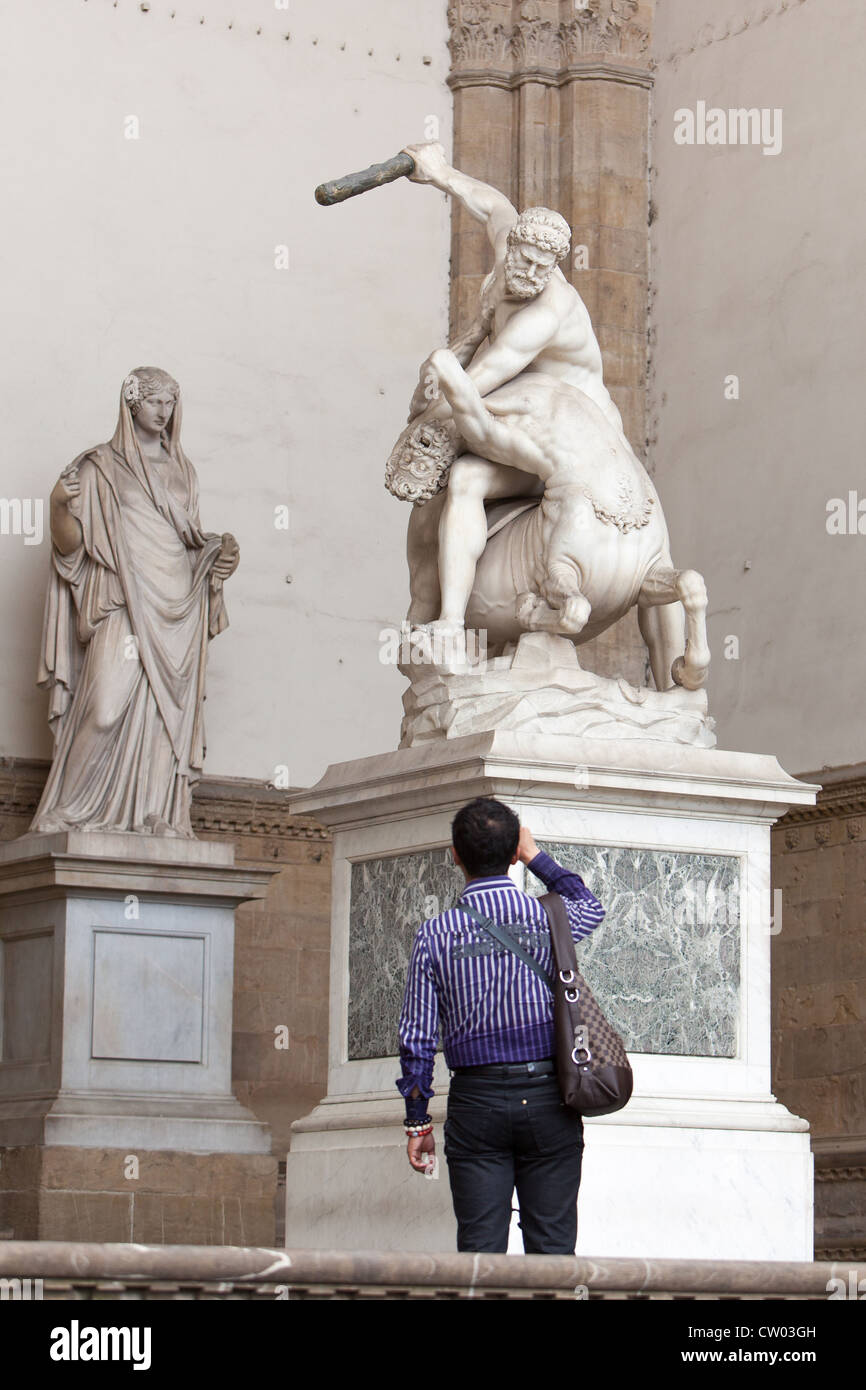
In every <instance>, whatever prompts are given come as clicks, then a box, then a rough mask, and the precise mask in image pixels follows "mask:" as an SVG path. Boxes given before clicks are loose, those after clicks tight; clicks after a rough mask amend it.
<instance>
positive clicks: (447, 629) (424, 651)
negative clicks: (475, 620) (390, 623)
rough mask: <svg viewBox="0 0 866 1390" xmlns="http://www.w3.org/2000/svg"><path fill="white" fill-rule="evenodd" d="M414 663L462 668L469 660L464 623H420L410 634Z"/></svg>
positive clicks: (445, 621) (439, 621) (439, 620)
mask: <svg viewBox="0 0 866 1390" xmlns="http://www.w3.org/2000/svg"><path fill="white" fill-rule="evenodd" d="M410 642H411V644H412V661H413V663H418V664H421V665H425V664H428V663H429V664H430V665H431V666H445V667H450V666H455V665H457V666H462V665H464V664H465V663H466V661H467V660H468V658H467V652H466V629H465V626H464V624H463V623H460V622H454V621H449V620H448V619H447V618H437V619H436V621H435V622H432V623H418V624H416V625H414V626H413V627H412V631H411V634H410Z"/></svg>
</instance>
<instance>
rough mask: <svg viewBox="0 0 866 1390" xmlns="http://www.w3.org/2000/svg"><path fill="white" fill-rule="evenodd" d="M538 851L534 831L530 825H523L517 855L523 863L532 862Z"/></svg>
mask: <svg viewBox="0 0 866 1390" xmlns="http://www.w3.org/2000/svg"><path fill="white" fill-rule="evenodd" d="M538 852H539V850H538V845H537V844H536V843H535V838H534V836H533V834H532V831H531V830H530V829H529V827H528V826H526V825H521V827H520V839H519V840H518V841H517V857H518V859H519V860H520V862H521V864H531V863H532V861H533V859H534V858H535V856H536V854H538Z"/></svg>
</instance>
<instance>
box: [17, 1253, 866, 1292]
mask: <svg viewBox="0 0 866 1390" xmlns="http://www.w3.org/2000/svg"><path fill="white" fill-rule="evenodd" d="M834 1281H835V1282H834ZM858 1288H866V1264H859V1265H855V1264H851V1265H849V1264H839V1263H829V1262H825V1263H815V1264H809V1263H802V1264H794V1263H782V1262H778V1263H774V1262H770V1261H760V1260H752V1261H739V1260H637V1259H634V1260H628V1259H590V1258H587V1257H576V1256H575V1257H571V1256H565V1255H533V1256H530V1257H528V1258H517V1257H514V1256H509V1255H467V1254H430V1255H427V1254H409V1253H388V1252H381V1251H342V1250H263V1249H251V1248H242V1247H236V1246H208V1245H162V1246H152V1245H151V1246H145V1245H121V1244H116V1245H115V1244H111V1245H88V1244H77V1243H72V1242H60V1241H0V1298H3V1299H10V1298H12V1299H21V1300H24V1299H28V1298H29V1299H38V1298H42V1299H59V1300H77V1299H93V1298H98V1299H100V1300H104V1299H121V1298H123V1299H129V1298H130V1297H132V1298H136V1297H139V1298H142V1299H159V1300H165V1299H173V1298H183V1299H190V1298H193V1299H195V1298H206V1299H213V1298H232V1299H238V1298H249V1299H258V1300H261V1299H267V1298H270V1299H279V1298H283V1299H287V1298H288V1299H299V1298H306V1299H358V1298H380V1299H389V1298H395V1299H397V1298H399V1299H405V1298H425V1299H430V1298H443V1299H464V1298H488V1299H500V1300H501V1299H545V1300H550V1299H570V1300H574V1299H581V1300H582V1299H596V1300H598V1299H635V1300H647V1299H665V1300H671V1299H695V1298H700V1299H726V1300H728V1299H750V1300H752V1299H756V1298H757V1299H797V1300H803V1299H806V1300H815V1301H818V1300H821V1301H826V1300H827V1299H828V1297H829V1296H830V1294H831V1293H833V1292H834V1291H835V1292H836V1296H837V1297H848V1296H849V1295H850V1290H852V1289H854V1290H857V1289H858ZM854 1296H855V1297H856V1293H855V1294H854Z"/></svg>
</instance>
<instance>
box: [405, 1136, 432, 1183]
mask: <svg viewBox="0 0 866 1390" xmlns="http://www.w3.org/2000/svg"><path fill="white" fill-rule="evenodd" d="M406 1152H407V1154H408V1155H409V1162H410V1163H411V1164H412V1167H413V1168H414V1169H415V1172H416V1173H428V1172H429V1171H430V1169H431V1168H432V1167H433V1163H434V1158H435V1154H436V1143H435V1141H434V1139H433V1135H432V1133H430V1134H422V1135H420V1136H419V1137H418V1138H417V1139H410V1140H409V1141H408V1142H407V1144H406Z"/></svg>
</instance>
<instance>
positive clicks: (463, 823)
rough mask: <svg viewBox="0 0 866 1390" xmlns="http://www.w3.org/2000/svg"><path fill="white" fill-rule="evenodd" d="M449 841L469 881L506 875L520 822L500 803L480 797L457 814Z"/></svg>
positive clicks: (486, 797)
mask: <svg viewBox="0 0 866 1390" xmlns="http://www.w3.org/2000/svg"><path fill="white" fill-rule="evenodd" d="M451 838H452V839H453V841H454V848H455V849H456V851H457V853H458V854H459V856H460V862H461V863H462V865H463V867H464V868H465V870H466V872H467V873H468V874H469V875H470V876H471V877H472V878H490V877H492V876H493V875H495V874H507V873H508V869H509V866H510V864H511V860H512V858H513V856H514V851H515V850H516V849H517V842H518V840H519V839H520V821H519V820H518V819H517V817H516V815H515V814H514V812H513V811H511V810H509V808H508V807H507V806H503V804H502V802H501V801H494V800H493V799H492V797H489V796H479V797H476V799H475V801H470V802H469V804H468V805H467V806H463V807H461V809H460V810H459V811H458V812H457V815H456V816H455V817H454V820H453V821H452V822H451Z"/></svg>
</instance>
